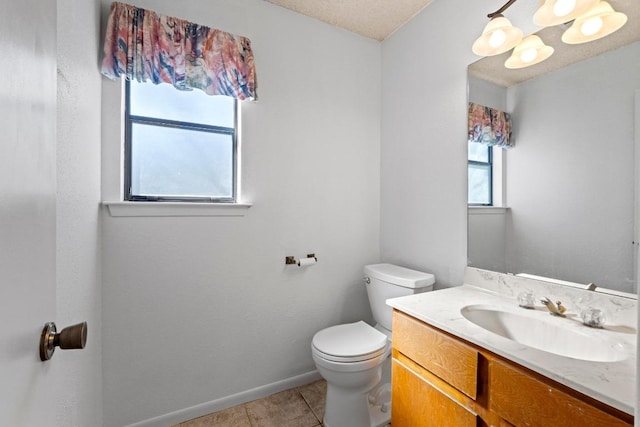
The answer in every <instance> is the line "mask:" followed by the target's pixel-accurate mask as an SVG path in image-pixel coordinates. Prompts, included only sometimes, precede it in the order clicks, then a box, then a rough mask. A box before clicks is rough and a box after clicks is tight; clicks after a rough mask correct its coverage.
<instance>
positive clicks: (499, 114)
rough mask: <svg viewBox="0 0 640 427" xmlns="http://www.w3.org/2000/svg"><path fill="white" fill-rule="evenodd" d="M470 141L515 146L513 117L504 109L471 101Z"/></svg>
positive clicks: (503, 146)
mask: <svg viewBox="0 0 640 427" xmlns="http://www.w3.org/2000/svg"><path fill="white" fill-rule="evenodd" d="M469 142H479V143H481V144H487V145H492V146H493V145H497V146H499V147H502V148H510V147H513V139H512V138H511V117H509V114H508V113H505V112H504V111H498V110H494V109H493V108H490V107H485V106H484V105H480V104H475V103H473V102H470V103H469Z"/></svg>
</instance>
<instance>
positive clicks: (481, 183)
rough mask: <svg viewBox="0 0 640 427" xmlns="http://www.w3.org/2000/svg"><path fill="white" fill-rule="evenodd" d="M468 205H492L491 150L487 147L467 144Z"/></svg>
mask: <svg viewBox="0 0 640 427" xmlns="http://www.w3.org/2000/svg"><path fill="white" fill-rule="evenodd" d="M468 144H469V155H468V169H469V172H468V174H469V176H468V185H469V188H468V203H469V205H472V206H492V205H493V149H492V147H491V146H489V145H485V144H479V143H477V142H469V143H468Z"/></svg>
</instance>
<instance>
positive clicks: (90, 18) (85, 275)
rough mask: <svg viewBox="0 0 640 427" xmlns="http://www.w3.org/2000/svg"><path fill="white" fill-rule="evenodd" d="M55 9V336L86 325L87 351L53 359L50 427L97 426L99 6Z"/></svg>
mask: <svg viewBox="0 0 640 427" xmlns="http://www.w3.org/2000/svg"><path fill="white" fill-rule="evenodd" d="M56 4H57V15H58V17H57V46H58V47H57V49H58V54H57V68H58V69H57V150H56V158H57V174H56V180H57V204H56V205H57V212H56V214H57V221H56V227H57V236H56V258H57V259H56V270H57V271H56V291H57V298H56V305H57V314H56V318H55V319H50V320H55V322H56V324H57V325H58V328H59V329H60V328H62V327H66V326H69V325H72V324H76V323H79V322H81V321H87V323H88V337H87V345H86V348H85V349H84V350H82V351H77V350H76V351H65V352H60V354H59V353H58V351H56V353H55V357H54V359H53V360H52V361H51V362H47V363H50V368H51V369H53V370H54V371H55V374H56V377H57V379H58V381H57V384H56V393H55V396H53V397H52V398H53V399H55V405H56V408H57V409H56V413H55V415H52V414H50V415H52V416H55V420H53V419H50V421H52V423H53V425H57V426H101V425H102V356H101V354H102V346H101V341H102V339H101V335H102V333H101V332H102V322H101V270H100V263H101V262H100V212H99V207H100V205H99V203H100V126H101V125H100V121H101V114H100V111H101V109H100V92H101V78H100V75H99V73H98V70H97V66H96V64H97V51H98V44H99V24H100V18H99V0H90V1H87V0H61V1H58V2H56Z"/></svg>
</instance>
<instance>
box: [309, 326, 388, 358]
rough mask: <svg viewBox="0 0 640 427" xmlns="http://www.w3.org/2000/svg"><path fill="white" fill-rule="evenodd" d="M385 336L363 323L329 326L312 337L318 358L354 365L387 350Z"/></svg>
mask: <svg viewBox="0 0 640 427" xmlns="http://www.w3.org/2000/svg"><path fill="white" fill-rule="evenodd" d="M388 345H389V344H388V339H387V336H386V335H385V334H383V333H382V332H379V331H378V330H376V329H374V328H372V327H371V326H369V325H368V324H366V323H365V322H363V321H359V322H355V323H347V324H344V325H337V326H331V327H329V328H326V329H323V330H321V331H319V332H318V333H316V334H315V335H314V336H313V340H312V347H313V350H314V351H315V352H316V355H317V356H318V357H321V358H323V359H326V360H330V361H333V362H341V363H354V362H360V361H364V360H369V359H373V358H376V357H379V356H380V355H382V354H384V353H385V352H386V351H387V350H388Z"/></svg>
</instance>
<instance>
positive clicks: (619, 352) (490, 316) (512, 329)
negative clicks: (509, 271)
mask: <svg viewBox="0 0 640 427" xmlns="http://www.w3.org/2000/svg"><path fill="white" fill-rule="evenodd" d="M516 310H520V309H514V311H508V310H502V309H500V308H496V307H492V306H485V305H469V306H466V307H464V308H462V309H461V310H460V312H461V313H462V315H463V316H464V317H465V318H466V319H467V320H469V321H470V322H472V323H474V324H476V325H478V326H480V327H481V328H483V329H486V330H487V331H489V332H492V333H494V334H497V335H500V336H502V337H504V338H508V339H510V340H512V341H516V342H518V343H520V344H524V345H526V346H528V347H532V348H535V349H538V350H542V351H546V352H548V353H553V354H556V355H559V356H564V357H570V358H573V359H579V360H588V361H592V362H616V361H620V360H623V359H625V358H626V357H627V354H625V352H624V351H623V347H622V345H621V344H620V343H618V342H616V341H614V340H607V339H606V338H601V337H597V336H593V334H589V333H586V330H585V333H583V332H582V331H580V330H579V329H578V328H582V327H583V326H582V324H580V325H576V324H575V321H573V320H571V319H556V320H561V321H566V322H570V323H567V326H566V327H563V325H559V324H558V323H559V322H555V321H553V322H552V321H545V320H543V319H542V318H539V317H540V316H538V317H536V316H533V315H532V314H537V315H539V314H540V313H539V312H537V313H535V312H534V313H527V312H525V311H524V310H523V312H522V313H519V312H517V311H516ZM575 327H578V328H575ZM584 327H585V328H586V326H584ZM574 328H575V329H574ZM591 332H594V331H591Z"/></svg>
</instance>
